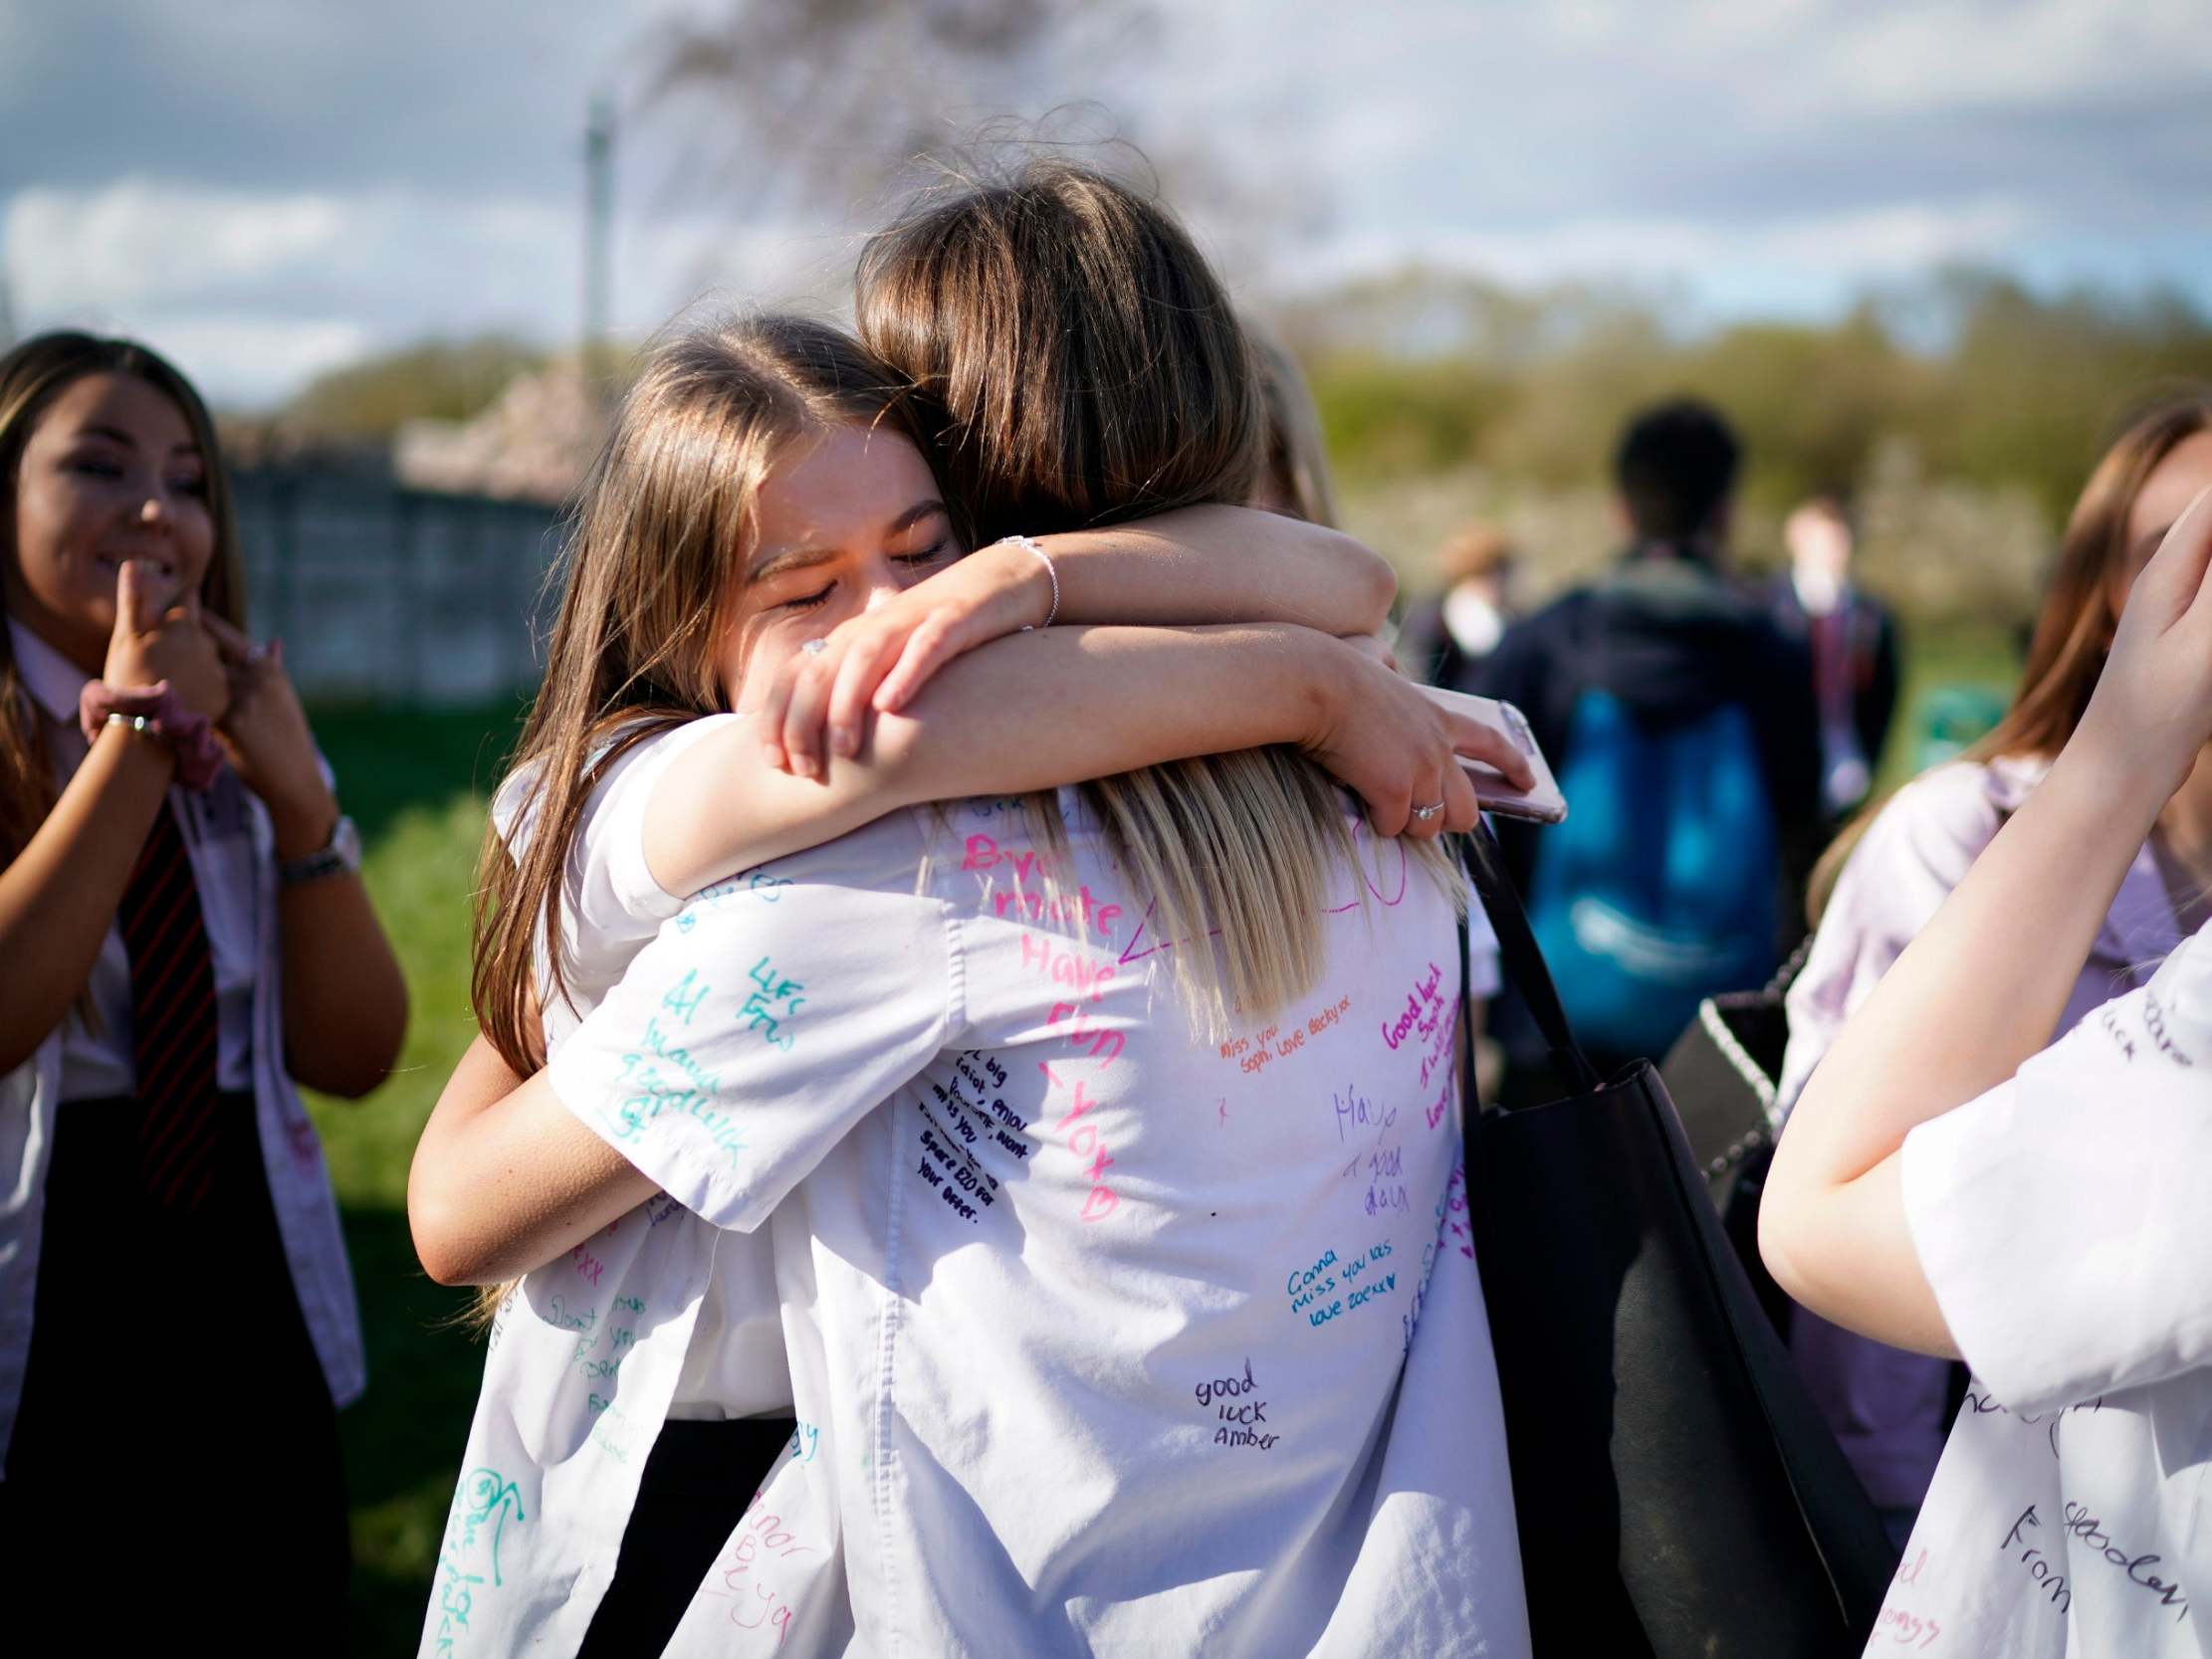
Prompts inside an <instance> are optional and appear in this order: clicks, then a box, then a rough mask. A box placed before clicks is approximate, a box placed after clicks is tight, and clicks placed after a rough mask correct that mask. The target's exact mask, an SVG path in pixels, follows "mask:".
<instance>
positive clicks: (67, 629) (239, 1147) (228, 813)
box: [0, 333, 406, 1650]
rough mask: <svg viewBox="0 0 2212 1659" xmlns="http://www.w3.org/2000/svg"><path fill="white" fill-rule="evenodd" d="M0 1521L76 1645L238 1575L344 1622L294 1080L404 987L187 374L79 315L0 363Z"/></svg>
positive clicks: (382, 1053)
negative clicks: (65, 1608) (246, 1532)
mask: <svg viewBox="0 0 2212 1659" xmlns="http://www.w3.org/2000/svg"><path fill="white" fill-rule="evenodd" d="M0 552H4V561H0V589H4V595H5V601H6V612H7V616H6V626H5V628H4V629H0V861H4V862H0V961H4V962H5V963H7V964H8V965H7V967H6V968H5V970H4V972H5V984H4V986H0V1073H4V1074H5V1075H4V1076H0V1146H5V1147H7V1148H8V1150H7V1152H6V1154H5V1155H6V1158H7V1168H6V1170H5V1175H4V1178H0V1193H4V1196H0V1449H4V1454H5V1458H6V1479H5V1481H4V1482H0V1549H4V1550H5V1552H6V1555H7V1558H8V1561H9V1563H10V1568H11V1571H12V1572H13V1573H14V1574H15V1575H16V1577H17V1580H18V1581H20V1582H22V1583H24V1584H36V1585H38V1586H39V1590H40V1593H42V1594H45V1595H48V1596H53V1597H58V1598H60V1599H61V1601H62V1602H64V1603H66V1604H69V1605H72V1606H75V1607H77V1608H78V1609H80V1611H81V1612H84V1613H86V1614H87V1615H88V1616H91V1617H94V1618H96V1619H97V1620H98V1621H99V1622H97V1623H94V1624H88V1625H86V1626H85V1628H87V1629H89V1630H94V1631H97V1632H98V1636H99V1637H100V1638H102V1640H101V1644H100V1645H103V1646H113V1645H115V1644H116V1643H117V1642H120V1644H121V1645H122V1646H123V1647H125V1648H130V1649H133V1650H135V1649H137V1648H140V1647H150V1646H153V1645H154V1644H155V1642H156V1641H157V1640H158V1641H159V1642H162V1643H164V1644H165V1643H166V1642H167V1641H168V1640H169V1639H170V1638H171V1637H172V1636H173V1634H174V1632H175V1631H176V1630H177V1629H178V1628H180V1627H182V1626H183V1625H185V1624H201V1623H207V1622H210V1621H212V1620H214V1619H216V1618H217V1617H219V1616H221V1617H229V1616H230V1615H231V1613H232V1611H233V1608H234V1604H235V1602H236V1599H237V1596H238V1593H239V1585H240V1583H241V1573H242V1572H244V1573H247V1574H249V1575H250V1578H251V1583H252V1589H251V1592H250V1593H251V1597H252V1602H253V1615H252V1616H253V1618H254V1619H255V1620H256V1621H257V1623H258V1622H260V1621H267V1623H268V1627H269V1628H284V1629H289V1630H294V1631H307V1632H313V1635H312V1637H311V1638H308V1639H312V1640H313V1641H314V1642H315V1643H317V1644H318V1645H325V1646H329V1645H332V1644H338V1645H342V1631H343V1629H344V1618H345V1614H344V1589H345V1579H346V1572H347V1546H346V1518H345V1501H344V1483H343V1480H342V1477H341V1474H340V1470H339V1465H338V1448H337V1429H336V1415H335V1413H336V1408H337V1407H339V1406H342V1405H345V1404H348V1403H350V1401H351V1400H352V1399H353V1398H354V1397H355V1396H356V1395H357V1394H358V1393H359V1392H360V1389H361V1385H362V1362H361V1338H360V1331H359V1327H358V1322H357V1318H356V1315H355V1312H354V1307H353V1291H352V1282H351V1278H350V1276H349V1274H348V1271H347V1268H346V1262H345V1251H344V1245H343V1243H342V1241H341V1239H340V1237H339V1233H338V1222H337V1213H336V1207H335V1205H334V1203H333V1201H332V1194H331V1186H330V1181H329V1178H328V1176H327V1175H326V1173H325V1171H324V1166H323V1158H322V1153H321V1150H320V1148H319V1146H318V1144H317V1141H316V1136H315V1131H314V1128H313V1127H312V1126H311V1125H310V1123H309V1122H308V1117H307V1114H306V1112H305V1111H304V1110H303V1109H302V1107H301V1104H300V1099H299V1095H298V1092H297V1090H296V1088H295V1084H296V1083H299V1084H307V1085H310V1086H313V1087H315V1088H318V1089H321V1090H324V1091H326V1092H329V1093H332V1094H340V1095H360V1094H364V1093H366V1092H367V1091H368V1090H370V1089H372V1088H373V1087H375V1085H376V1084H377V1083H378V1082H379V1081H380V1080H381V1079H382V1077H383V1076H384V1073H385V1071H386V1069H387V1068H388V1067H389V1066H390V1064H391V1062H392V1060H393V1058H394V1057H395V1055H396V1054H397V1052H398V1047H399V1041H400V1037H401V1033H402V1031H403V1029H404V1026H405V1021H406V991H405V987H404V985H403V984H402V982H401V979H400V975H399V969H398V965H397V964H396V962H395V961H394V960H393V958H392V954H391V950H390V948H389V946H388V945H387V944H386V942H385V940H384V936H383V933H382V932H381V930H380V929H379V928H378V926H377V923H376V918H375V916H374V914H373V912H372V911H371V910H370V908H369V904H368V899H367V896H366V894H365V893H364V892H363V890H362V888H361V884H360V881H359V879H358V877H357V875H356V874H355V873H354V842H353V840H352V838H351V835H350V825H348V824H347V823H346V821H345V820H344V819H343V818H341V817H340V816H339V813H338V808H337V803H336V801H335V800H334V799H333V798H332V791H331V786H330V784H329V782H328V781H327V777H326V774H325V772H324V770H323V767H322V762H321V759H320V757H319V755H318V754H317V752H316V747H315V740H314V736H313V734H312V733H311V731H310V730H309V727H308V724H307V721H306V719H305V717H304V716H303V715H302V714H301V711H300V704H299V700H298V699H297V697H295V695H294V693H293V690H292V686H291V683H290V681H289V679H288V678H287V677H286V674H285V671H284V659H283V653H282V650H281V647H279V646H276V645H271V646H269V647H268V648H266V649H264V648H262V647H259V646H256V645H255V644H253V643H252V642H251V641H250V640H249V639H248V638H247V636H246V635H245V633H244V631H243V630H244V627H245V622H246V595H245V587H244V580H243V573H242V569H241V564H240V560H239V555H238V541H237V526H236V523H235V520H234V517H233V514H232V510H231V504H230V496H229V487H228V482H227V480H226V479H225V477H224V473H223V468H222V459H221V455H220V453H219V451H218V449H217V446H216V439H215V429H214V424H213V422H212V421H210V419H209V418H208V414H207V410H206V408H205V406H204V405H203V404H202V403H201V401H200V399H199V396H198V394H197V393H195V392H194V391H193V389H192V387H191V385H190V383H189V382H188V381H186V380H185V378H184V377H183V376H182V375H181V374H179V373H178V372H177V370H176V369H175V368H174V367H172V366H171V365H170V364H169V363H167V362H166V361H164V360H163V359H162V358H161V357H159V356H157V355H156V354H155V353H153V352H152V351H150V350H148V349H147V348H146V347H144V346H142V345H139V344H137V343H135V342H133V341H129V340H118V339H102V338H97V337H95V336H92V335H89V334H81V333H52V334H44V335H40V336H38V337H36V338H33V339H28V340H25V341H24V342H23V343H22V344H20V345H18V346H16V347H15V348H14V349H13V350H12V351H10V352H8V353H7V354H6V355H5V356H4V357H0ZM149 1322H150V1323H149ZM162 1324H171V1325H175V1326H176V1327H177V1328H178V1329H189V1330H191V1331H193V1332H194V1333H195V1336H194V1338H193V1342H192V1345H191V1347H192V1352H193V1355H194V1357H193V1359H192V1361H191V1363H190V1365H189V1366H188V1367H187V1368H186V1369H185V1370H184V1371H176V1372H172V1370H171V1368H170V1367H169V1366H168V1365H166V1364H165V1363H164V1362H163V1361H162V1360H161V1358H160V1354H161V1353H162V1352H163V1351H164V1345H161V1344H158V1343H155V1344H152V1345H149V1342H148V1337H147V1333H148V1331H149V1330H151V1329H155V1328H157V1327H158V1326H160V1325H162ZM241 1407H243V1408H241ZM242 1479H243V1480H244V1481H245V1482H246V1483H247V1484H249V1485H258V1486H261V1487H265V1488H267V1489H269V1490H271V1491H278V1490H281V1491H282V1492H283V1494H284V1499H283V1503H282V1511H283V1519H282V1523H281V1525H278V1526H276V1527H274V1528H269V1529H262V1530H258V1531H257V1534H256V1537H255V1539H254V1543H253V1547H252V1550H251V1553H250V1557H248V1558H250V1560H251V1563H252V1564H251V1566H250V1567H242V1566H241V1564H240V1562H241V1558H242V1557H241V1554H240V1550H239V1543H240V1541H239V1539H238V1537H237V1536H236V1534H235V1533H234V1532H232V1531H231V1530H230V1529H226V1528H222V1527H214V1526H210V1525H208V1524H207V1522H206V1519H205V1517H204V1516H203V1515H201V1514H200V1513H199V1510H198V1504H199V1498H200V1496H201V1495H202V1494H204V1493H205V1492H207V1491H209V1490H212V1489H215V1488H216V1487H218V1486H219V1485H220V1486H231V1487H235V1486H237V1485H238V1484H239V1483H240V1482H241V1480H242ZM118 1502H121V1503H123V1504H124V1505H125V1506H126V1507H127V1509H128V1511H129V1513H130V1514H131V1516H132V1524H133V1526H134V1527H135V1528H138V1529H140V1530H142V1531H143V1532H144V1534H145V1536H147V1537H148V1538H157V1539H158V1540H159V1543H158V1546H157V1547H153V1548H149V1549H147V1550H145V1551H143V1552H140V1553H138V1554H137V1555H135V1556H134V1557H133V1565H132V1567H131V1573H132V1576H131V1577H130V1578H129V1579H127V1580H123V1579H118V1578H116V1576H115V1575H114V1574H115V1569H114V1566H113V1564H112V1561H111V1558H110V1556H109V1555H108V1553H107V1552H106V1551H104V1550H100V1549H95V1548H90V1547H89V1546H88V1541H90V1540H95V1539H99V1538H102V1537H104V1536H107V1535H108V1534H109V1533H111V1530H112V1528H113V1526H114V1518H115V1515H116V1514H117V1511H116V1508H115V1506H116V1504H117V1503H118ZM125 1584H127V1588H126V1589H124V1590H123V1593H121V1594H120V1595H118V1594H117V1593H116V1592H117V1589H118V1587H120V1586H122V1585H125Z"/></svg>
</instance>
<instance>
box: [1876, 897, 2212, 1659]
mask: <svg viewBox="0 0 2212 1659" xmlns="http://www.w3.org/2000/svg"><path fill="white" fill-rule="evenodd" d="M1903 1179H1904V1203H1905V1215H1906V1221H1907V1224H1908V1225H1909V1227H1910V1229H1911V1233H1912V1240H1913V1245H1914V1248H1915V1249H1916V1251H1917V1252H1918V1255H1919V1258H1920V1264H1921V1267H1922V1269H1923V1270H1924V1271H1925V1272H1926V1274H1927V1277H1928V1283H1929V1284H1930V1286H1931V1287H1933V1289H1934V1291H1935V1295H1936V1301H1937V1303H1938V1305H1939V1306H1940V1307H1941V1309H1942V1311H1943V1317H1944V1321H1945V1323H1946V1324H1947V1325H1948V1326H1949V1328H1950V1330H1951V1333H1952V1335H1953V1336H1954V1337H1955V1338H1956V1339H1957V1341H1958V1344H1959V1348H1960V1350H1961V1351H1962V1352H1963V1353H1964V1354H1965V1356H1966V1360H1967V1362H1968V1364H1969V1365H1970V1366H1971V1367H1972V1368H1973V1371H1974V1380H1973V1385H1972V1388H1971V1389H1970V1391H1969V1392H1968V1394H1967V1397H1966V1404H1965V1406H1964V1408H1963V1409H1962V1410H1961V1411H1960V1414H1959V1418H1958V1422H1957V1424H1956V1426H1955V1427H1954V1428H1953V1430H1952V1432H1951V1439H1950V1444H1949V1445H1948V1446H1947V1447H1946V1448H1945V1450H1944V1454H1943V1461H1942V1463H1941V1465H1940V1466H1939V1467H1938V1469H1937V1470H1936V1475H1935V1483H1934V1485H1933V1487H1932V1488H1931V1489H1930V1491H1929V1493H1928V1499H1927V1503H1926V1505H1925V1506H1924V1507H1923V1508H1922V1510H1921V1512H1920V1521H1919V1525H1918V1527H1917V1528H1916V1529H1915V1531H1914V1533H1913V1535H1912V1541H1911V1543H1910V1545H1909V1546H1908V1547H1907V1548H1906V1551H1905V1555H1904V1562H1903V1564H1902V1566H1901V1567H1900V1568H1899V1570H1898V1573H1897V1578H1896V1581H1895V1583H1894V1584H1893V1585H1892V1586H1891V1588H1890V1592H1889V1597H1888V1600H1887V1602H1886V1604H1885V1605H1884V1607H1883V1609H1882V1612H1881V1617H1880V1624H1879V1625H1878V1626H1877V1629H1876V1634H1875V1640H1874V1644H1873V1646H1872V1647H1870V1648H1869V1650H1868V1651H1869V1652H1870V1653H1875V1652H1880V1653H1888V1652H1891V1651H1894V1650H1895V1649H1896V1648H1897V1647H1899V1646H1902V1647H1904V1648H1906V1649H1907V1650H1917V1649H1919V1648H1926V1649H1927V1650H1928V1651H1931V1652H1957V1653H1976V1654H1980V1653H1992V1654H1994V1653H2002V1654H2006V1655H2022V1656H2026V1659H2057V1656H2059V1655H2068V1656H2090V1655H2096V1656H2100V1659H2101V1656H2103V1655H2107V1654H2111V1655H2118V1654H2124V1655H2127V1656H2129V1659H2166V1656H2185V1659H2196V1656H2198V1655H2202V1654H2207V1653H2212V1629H2208V1627H2207V1625H2206V1624H2205V1622H2204V1618H2203V1615H2202V1614H2201V1613H2200V1612H2198V1611H2197V1610H2195V1609H2194V1608H2193V1607H2192V1605H2191V1601H2192V1594H2193V1593H2203V1591H2204V1589H2205V1586H2207V1585H2212V1509H2208V1507H2207V1502H2208V1491H2207V1474H2208V1471H2212V1272H2208V1271H2207V1264H2212V1203H2208V1202H2207V1201H2206V1190H2207V1185H2208V1182H2212V938H2207V936H2206V934H2204V933H2198V934H2197V935H2196V936H2194V937H2193V938H2191V939H2189V940H2188V941H2187V942H2186V943H2184V944H2183V945H2182V946H2181V948H2180V949H2179V950H2177V951H2176V952H2175V953H2174V954H2173V955H2172V956H2171V957H2169V958H2168V959H2167V960H2166V962H2165V964H2164V965H2163V966H2161V967H2160V968H2159V969H2158V971H2157V972H2156V973H2155V974H2154V975H2153V976H2152V978H2151V980H2150V982H2149V983H2148V984H2147V985H2145V986H2143V987H2141V988H2140V989H2137V990H2135V991H2132V992H2130V993H2129V994H2127V995H2126V996H2123V997H2120V998H2118V999H2117V1000H2115V1001H2113V1002H2111V1003H2108V1004H2106V1005H2105V1006H2104V1007H2102V1008H2100V1009H2098V1010H2096V1011H2095V1012H2093V1013H2092V1014H2091V1015H2090V1016H2089V1017H2088V1018H2087V1019H2085V1020H2084V1021H2083V1022H2082V1023H2081V1024H2080V1025H2078V1026H2076V1027H2075V1028H2074V1030H2073V1031H2072V1032H2070V1033H2069V1034H2068V1035H2067V1036H2066V1037H2065V1038H2064V1039H2063V1040H2061V1041H2060V1042H2059V1043H2057V1044H2055V1045H2054V1046H2053V1047H2052V1048H2050V1049H2048V1050H2046V1051H2045V1052H2044V1053H2043V1054H2041V1055H2038V1056H2037V1057H2036V1058H2034V1059H2033V1060H2030V1061H2029V1062H2028V1063H2027V1064H2026V1065H2025V1066H2023V1067H2022V1068H2021V1070H2020V1073H2019V1075H2018V1076H2017V1077H2015V1078H2014V1079H2012V1080H2011V1081H2010V1082H2008V1083H2005V1084H2003V1085H2000V1086H1999V1087H1998V1088H1996V1089H1994V1090H1992V1091H1990V1093H1988V1094H1987V1095H1985V1096H1983V1097H1982V1098H1981V1099H1980V1100H1978V1101H1975V1102H1974V1103H1972V1104H1971V1105H1969V1106H1965V1107H1961V1108H1960V1109H1959V1110H1957V1111H1955V1112H1951V1113H1947V1114H1945V1115H1944V1116H1943V1117H1941V1118H1938V1119H1936V1120H1934V1121H1933V1122H1931V1123H1927V1124H1923V1125H1922V1126H1920V1127H1919V1128H1918V1129H1916V1130H1914V1131H1913V1132H1912V1134H1911V1135H1910V1136H1908V1137H1907V1138H1906V1141H1905V1145H1904V1153H1903Z"/></svg>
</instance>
